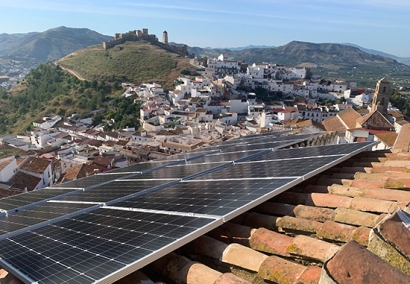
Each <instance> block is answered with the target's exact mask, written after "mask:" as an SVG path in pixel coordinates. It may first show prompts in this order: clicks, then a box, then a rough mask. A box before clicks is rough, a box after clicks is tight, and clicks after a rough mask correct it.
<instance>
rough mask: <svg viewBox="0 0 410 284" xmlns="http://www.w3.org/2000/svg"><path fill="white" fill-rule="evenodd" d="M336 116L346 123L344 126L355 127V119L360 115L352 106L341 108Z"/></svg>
mask: <svg viewBox="0 0 410 284" xmlns="http://www.w3.org/2000/svg"><path fill="white" fill-rule="evenodd" d="M337 116H338V117H339V118H340V119H341V120H342V121H343V123H344V124H345V125H346V128H348V129H350V128H356V127H357V126H356V120H357V119H359V118H361V117H362V116H361V115H360V114H359V113H358V112H357V111H355V110H354V109H352V108H347V109H345V110H342V111H341V112H339V113H338V114H337Z"/></svg>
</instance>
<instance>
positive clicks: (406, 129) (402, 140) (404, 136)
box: [393, 124, 410, 152]
mask: <svg viewBox="0 0 410 284" xmlns="http://www.w3.org/2000/svg"><path fill="white" fill-rule="evenodd" d="M409 137H410V124H406V125H403V127H402V128H401V130H400V133H399V136H398V137H397V139H396V142H395V143H394V146H393V150H394V151H400V152H401V151H406V152H408V151H409V150H410V141H409Z"/></svg>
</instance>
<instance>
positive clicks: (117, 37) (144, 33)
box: [103, 29, 190, 56]
mask: <svg viewBox="0 0 410 284" xmlns="http://www.w3.org/2000/svg"><path fill="white" fill-rule="evenodd" d="M139 40H146V41H149V42H151V43H153V44H155V45H157V46H159V47H162V48H164V49H166V50H168V51H170V52H175V53H178V54H180V55H183V56H190V54H189V53H188V47H187V45H185V44H184V45H182V46H175V45H170V44H169V43H168V33H167V32H166V31H164V32H163V34H162V42H160V41H159V40H158V38H157V36H156V35H152V34H151V35H150V34H149V33H148V29H142V30H137V31H130V32H127V33H116V34H114V40H110V41H106V42H103V48H104V50H107V49H110V48H112V47H114V46H116V45H118V44H123V43H125V42H126V41H139Z"/></svg>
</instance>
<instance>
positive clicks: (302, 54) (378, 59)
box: [188, 41, 398, 65]
mask: <svg viewBox="0 0 410 284" xmlns="http://www.w3.org/2000/svg"><path fill="white" fill-rule="evenodd" d="M188 50H189V52H194V53H195V54H197V55H200V56H208V57H210V56H213V55H214V54H217V55H219V54H221V53H226V54H227V55H228V57H229V58H230V59H232V60H244V61H245V62H246V63H248V64H252V63H254V62H274V63H278V64H286V65H300V64H304V63H311V64H316V65H329V64H337V65H349V64H354V65H355V64H356V65H357V64H366V65H367V64H397V63H398V62H397V61H395V60H394V59H392V58H388V57H384V56H380V55H374V54H369V53H366V52H363V51H361V50H360V49H359V48H357V47H353V46H347V45H343V44H333V43H321V44H316V43H309V42H300V41H292V42H290V43H288V44H286V45H283V46H279V47H275V48H249V49H242V50H229V49H201V48H198V47H193V48H189V49H188Z"/></svg>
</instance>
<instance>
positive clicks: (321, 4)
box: [0, 0, 410, 57]
mask: <svg viewBox="0 0 410 284" xmlns="http://www.w3.org/2000/svg"><path fill="white" fill-rule="evenodd" d="M409 15H410V1H409V0H343V1H335V0H281V1H279V0H219V1H216V0H207V1H193V0H191V1H185V0H156V1H152V0H149V1H148V0H116V1H113V0H110V1H107V0H64V1H63V0H0V33H9V34H10V33H27V32H34V31H35V32H43V31H45V30H48V29H51V28H55V27H59V26H66V27H71V28H89V29H91V30H94V31H97V32H99V33H102V34H105V35H112V36H113V35H114V33H121V32H127V31H129V30H139V29H142V28H148V31H149V33H150V34H155V35H157V37H158V38H159V39H160V40H161V38H162V32H163V31H165V30H166V31H167V32H168V38H169V41H170V42H176V43H184V44H187V45H189V46H199V47H212V48H217V47H243V46H248V45H267V46H281V45H285V44H287V43H289V42H290V41H293V40H297V41H306V42H313V43H353V44H357V45H360V46H362V47H365V48H370V49H375V50H379V51H383V52H386V53H389V54H392V55H396V56H400V57H410V48H409V46H410V16H409ZM0 44H1V43H0Z"/></svg>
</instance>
